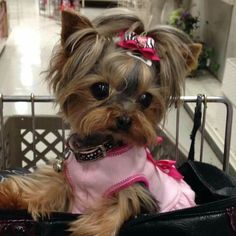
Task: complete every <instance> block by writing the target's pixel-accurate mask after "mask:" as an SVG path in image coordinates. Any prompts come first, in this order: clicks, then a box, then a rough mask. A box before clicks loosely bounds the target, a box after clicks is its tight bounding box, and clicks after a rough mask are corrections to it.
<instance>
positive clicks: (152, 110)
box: [48, 9, 201, 145]
mask: <svg viewBox="0 0 236 236" xmlns="http://www.w3.org/2000/svg"><path fill="white" fill-rule="evenodd" d="M128 40H131V41H129V42H127V41H128ZM150 40H151V43H150V42H149V41H150ZM127 43H128V44H127ZM129 43H131V44H129ZM149 43H150V44H151V45H146V46H145V44H149ZM144 48H146V49H147V48H148V50H147V51H148V53H147V51H146V52H145V50H143V49H144ZM200 50H201V45H198V44H193V43H192V41H191V40H190V39H189V38H188V37H187V36H186V35H185V34H184V33H183V32H181V31H179V30H177V29H174V28H172V27H170V26H159V27H156V28H154V29H152V30H149V31H146V30H145V29H144V25H143V23H142V21H141V20H140V19H139V18H138V17H137V16H136V15H134V14H133V13H132V12H130V11H128V10H121V9H117V10H108V11H107V13H105V14H103V15H102V16H100V17H97V18H96V19H95V20H93V21H92V22H91V21H90V20H89V19H87V18H86V17H84V16H81V15H79V14H77V13H74V12H69V11H64V12H62V31H61V43H60V45H59V46H58V48H57V49H56V51H55V55H54V57H53V58H52V60H51V64H50V68H49V75H48V80H49V83H50V85H51V87H52V89H53V91H54V94H55V96H56V100H57V102H58V103H59V105H60V107H61V111H62V114H63V116H64V117H65V119H66V120H67V121H68V122H69V123H70V125H71V127H72V130H73V131H74V132H76V133H78V134H79V135H80V137H81V138H82V139H83V138H84V139H86V138H88V137H97V138H98V139H100V140H101V141H102V140H103V139H106V138H107V137H113V139H114V140H117V141H118V140H119V141H123V142H125V143H133V144H136V145H144V144H148V145H150V144H154V143H155V141H156V127H157V124H158V123H159V122H160V121H161V120H162V119H163V117H164V116H165V113H166V110H167V108H168V107H169V106H170V105H171V104H172V103H173V102H176V101H177V100H178V99H179V97H180V95H181V91H182V88H183V82H184V78H185V76H186V74H187V73H188V72H189V71H190V70H191V69H193V68H194V67H195V66H196V64H197V58H198V56H199V53H200ZM150 53H151V55H147V54H150Z"/></svg>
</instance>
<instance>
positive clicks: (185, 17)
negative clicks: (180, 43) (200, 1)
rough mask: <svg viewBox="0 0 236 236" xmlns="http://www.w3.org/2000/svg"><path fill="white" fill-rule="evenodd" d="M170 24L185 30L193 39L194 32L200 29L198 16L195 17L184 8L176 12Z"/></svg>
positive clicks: (173, 13) (171, 16)
mask: <svg viewBox="0 0 236 236" xmlns="http://www.w3.org/2000/svg"><path fill="white" fill-rule="evenodd" d="M168 23H169V24H170V25H172V26H175V27H177V28H178V29H181V30H183V31H184V32H185V33H187V34H188V35H189V36H190V37H193V35H192V33H193V31H194V30H195V29H197V28H199V24H198V23H199V19H198V16H196V17H193V16H192V14H191V13H190V11H189V10H186V9H183V8H179V9H176V10H174V11H173V12H172V13H171V15H170V19H169V22H168Z"/></svg>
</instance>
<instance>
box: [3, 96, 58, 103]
mask: <svg viewBox="0 0 236 236" xmlns="http://www.w3.org/2000/svg"><path fill="white" fill-rule="evenodd" d="M31 99H32V98H31V96H4V97H3V102H31ZM54 101H55V98H54V97H52V96H34V102H54Z"/></svg>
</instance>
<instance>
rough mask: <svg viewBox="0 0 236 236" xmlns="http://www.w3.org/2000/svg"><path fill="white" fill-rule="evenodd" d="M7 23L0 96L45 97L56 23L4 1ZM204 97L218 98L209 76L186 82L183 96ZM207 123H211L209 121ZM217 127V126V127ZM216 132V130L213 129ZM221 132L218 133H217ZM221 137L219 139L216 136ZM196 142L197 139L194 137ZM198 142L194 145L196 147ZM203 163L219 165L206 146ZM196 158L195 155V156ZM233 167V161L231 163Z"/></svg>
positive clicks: (90, 12) (21, 108)
mask: <svg viewBox="0 0 236 236" xmlns="http://www.w3.org/2000/svg"><path fill="white" fill-rule="evenodd" d="M8 11H9V19H10V22H9V23H10V35H9V38H8V40H7V44H6V48H5V50H4V52H3V53H2V55H1V56H0V93H2V94H4V95H29V94H30V93H34V94H36V95H49V94H50V93H49V91H48V88H47V84H46V83H45V82H44V81H43V77H44V75H43V74H42V72H43V71H44V70H46V69H47V66H48V62H49V57H50V55H51V52H52V49H53V47H54V45H55V44H56V43H57V42H58V41H59V33H60V26H59V22H58V21H56V20H53V19H50V18H48V17H46V16H42V15H40V14H39V5H38V1H37V0H8ZM102 11H103V9H101V8H99V9H98V8H84V9H81V12H82V13H84V14H85V15H87V16H88V17H89V18H93V17H95V16H96V15H98V14H99V13H101V12H102ZM198 93H206V94H207V95H211V96H214V95H222V92H221V89H220V84H219V83H218V82H217V80H216V79H214V78H211V76H205V77H204V76H203V77H201V78H191V79H187V81H186V95H196V94H198ZM38 109H39V111H40V112H42V113H44V112H45V113H51V112H53V110H52V108H51V106H49V107H47V106H45V105H41V106H39V108H38ZM29 110H30V107H29V106H28V105H27V104H25V103H17V104H9V105H8V107H7V108H6V113H16V114H18V113H28V112H29ZM216 113H218V114H219V110H218V107H217V108H216V107H215V108H214V109H213V112H210V113H209V115H210V116H212V117H213V118H214V117H215V115H216ZM174 117H175V112H174V111H172V112H171V113H170V115H169V122H167V128H168V130H169V132H170V133H172V135H174V130H175V129H174V127H173V125H174V124H175V123H174V121H173V120H172V119H173V118H174ZM181 120H184V121H185V122H184V123H182V125H181V140H180V141H181V146H182V147H183V148H184V149H185V150H187V149H188V147H189V143H190V142H189V133H190V131H191V128H192V121H191V119H190V118H189V116H188V115H187V113H186V112H184V111H183V112H182V113H181ZM210 123H211V121H210ZM217 125H218V124H217ZM220 125H221V124H220ZM213 128H215V129H218V128H217V127H215V126H214V127H213ZM220 132H221V131H220ZM220 136H221V135H220ZM198 140H199V137H198ZM198 143H199V141H197V145H198ZM205 152H206V153H205V154H204V156H206V157H207V159H208V160H207V161H208V162H211V163H215V164H216V165H220V163H219V161H217V160H216V158H215V154H214V153H213V152H212V150H211V148H210V147H209V145H207V144H206V145H205ZM197 155H198V153H197ZM233 161H234V162H235V163H234V164H235V166H236V160H233Z"/></svg>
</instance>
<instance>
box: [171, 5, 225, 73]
mask: <svg viewBox="0 0 236 236" xmlns="http://www.w3.org/2000/svg"><path fill="white" fill-rule="evenodd" d="M190 10H191V9H184V8H178V9H176V10H174V11H172V13H171V14H170V17H169V21H168V24H170V25H172V26H174V27H176V28H178V29H181V30H183V31H184V32H185V33H186V34H188V35H189V36H190V37H191V38H192V39H193V40H194V41H196V42H199V41H198V40H196V39H194V31H195V30H196V29H198V28H199V23H200V20H199V17H198V16H193V15H192V14H191V12H190ZM206 24H208V22H206ZM200 43H202V45H203V48H202V54H201V55H200V57H199V65H198V68H197V70H198V71H199V70H210V71H212V72H214V73H215V72H217V71H218V69H219V67H220V65H219V64H218V63H216V62H214V57H215V52H214V48H212V47H210V46H207V45H206V44H205V43H204V42H200Z"/></svg>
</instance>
